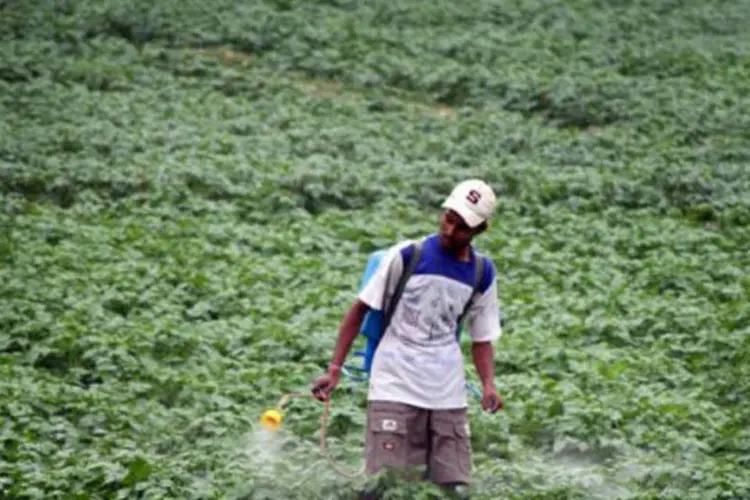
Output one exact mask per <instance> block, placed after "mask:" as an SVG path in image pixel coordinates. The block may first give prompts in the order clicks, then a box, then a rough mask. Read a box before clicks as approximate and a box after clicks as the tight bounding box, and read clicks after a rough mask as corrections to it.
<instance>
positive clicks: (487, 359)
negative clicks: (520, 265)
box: [468, 266, 503, 413]
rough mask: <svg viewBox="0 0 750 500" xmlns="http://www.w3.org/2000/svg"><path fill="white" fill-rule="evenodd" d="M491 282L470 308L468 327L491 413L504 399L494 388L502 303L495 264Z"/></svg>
mask: <svg viewBox="0 0 750 500" xmlns="http://www.w3.org/2000/svg"><path fill="white" fill-rule="evenodd" d="M491 271H492V272H491V276H489V284H488V285H486V288H485V289H484V290H481V289H480V291H479V294H478V296H477V297H476V299H475V301H474V303H473V304H472V307H471V309H470V310H469V317H468V319H469V322H468V329H469V333H470V335H471V339H472V347H471V355H472V358H473V361H474V367H475V368H476V370H477V374H478V375H479V378H480V380H481V381H482V407H483V408H484V409H485V410H487V411H490V412H492V413H494V412H496V411H497V410H499V409H501V408H502V407H503V400H502V397H501V396H500V394H498V392H497V389H496V387H495V349H494V346H493V342H494V341H495V340H497V339H499V338H500V336H501V335H502V327H501V325H500V305H499V300H498V292H497V284H496V282H495V273H494V266H493V267H492V268H491Z"/></svg>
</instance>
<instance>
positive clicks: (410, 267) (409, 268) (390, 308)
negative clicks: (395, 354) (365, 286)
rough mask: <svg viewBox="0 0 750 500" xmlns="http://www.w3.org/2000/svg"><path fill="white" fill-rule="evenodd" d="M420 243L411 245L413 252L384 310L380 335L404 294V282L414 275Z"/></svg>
mask: <svg viewBox="0 0 750 500" xmlns="http://www.w3.org/2000/svg"><path fill="white" fill-rule="evenodd" d="M422 243H423V242H422V241H419V242H417V243H415V244H414V245H413V247H414V251H413V252H412V255H411V259H409V262H407V263H406V266H405V267H404V270H403V272H402V273H401V276H400V277H399V279H398V283H396V290H395V291H394V292H393V296H392V297H391V300H389V301H388V305H387V307H386V308H385V318H384V319H383V331H382V333H385V331H386V329H387V328H388V325H389V324H390V322H391V318H392V317H393V313H394V312H395V311H396V306H397V305H398V301H399V300H400V299H401V294H402V293H403V292H404V288H405V287H406V282H407V281H408V280H409V278H410V277H411V275H412V274H413V273H414V269H415V268H416V267H417V262H419V257H420V256H421V255H422ZM388 288H389V287H386V292H387V291H388Z"/></svg>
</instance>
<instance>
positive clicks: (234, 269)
mask: <svg viewBox="0 0 750 500" xmlns="http://www.w3.org/2000/svg"><path fill="white" fill-rule="evenodd" d="M748 13H750V4H748V2H747V1H744V0H743V1H734V2H728V1H723V2H712V4H711V5H710V6H707V5H706V4H705V2H697V1H689V2H673V1H669V0H660V1H656V2H643V1H628V2H606V1H602V0H587V1H580V2H575V4H573V3H570V2H559V1H540V0H519V1H514V2H502V3H501V2H497V1H493V0H470V1H466V2H449V1H447V0H437V1H436V2H416V1H405V2H385V1H381V0H378V1H373V2H351V1H345V0H340V1H332V0H328V1H323V0H320V1H305V2H301V1H294V0H283V1H281V0H277V1H263V2H238V1H236V0H232V1H229V0H217V1H214V2H201V1H198V0H188V1H182V2H177V1H173V0H169V1H167V0H158V1H153V0H151V1H148V2H146V1H140V0H138V1H135V0H134V1H131V2H125V3H123V2H115V1H114V0H105V1H97V2H94V1H91V0H77V1H74V0H69V1H64V0H55V1H53V0H28V1H24V2H13V1H10V2H0V380H1V382H0V400H2V401H3V403H4V404H3V405H2V406H0V417H1V418H0V450H1V451H2V456H3V460H2V461H0V492H2V496H4V497H5V496H7V497H9V498H66V499H68V498H80V499H84V498H165V497H172V498H254V499H255V498H350V497H352V496H353V495H354V494H355V492H356V491H358V489H360V488H361V487H362V484H361V483H360V482H357V481H349V480H347V479H346V478H345V477H343V476H340V475H337V474H336V473H335V471H334V470H332V469H331V467H330V466H329V465H327V464H326V463H325V462H323V461H322V460H321V458H320V457H319V456H318V455H317V445H318V442H317V439H318V434H317V433H318V428H319V416H320V413H321V411H322V407H321V405H319V404H317V403H316V402H314V401H313V400H312V399H296V400H293V402H292V403H290V407H289V411H288V413H287V415H286V417H285V425H284V431H285V432H284V433H283V435H281V436H278V437H277V439H274V440H268V437H267V436H264V435H263V434H262V433H258V432H256V430H255V423H256V421H257V418H258V416H259V415H260V413H261V412H262V411H263V410H264V409H265V408H268V407H271V406H273V405H274V404H275V403H276V401H277V400H278V398H279V397H280V396H281V393H283V392H285V391H288V390H305V389H306V387H307V384H308V383H309V381H310V380H311V379H312V378H313V377H315V376H316V375H318V374H319V373H321V371H322V369H323V367H324V366H325V365H326V363H327V361H328V359H329V356H330V352H331V349H332V347H333V344H334V341H335V338H336V331H337V327H338V324H339V321H340V319H341V316H342V314H343V313H344V311H345V310H346V307H347V305H348V304H349V302H350V300H351V298H352V297H353V294H354V292H355V291H356V287H357V285H358V279H359V276H360V273H361V272H362V269H363V265H364V263H365V259H366V257H367V254H368V252H370V251H372V250H374V249H376V248H381V247H382V246H384V245H388V244H390V243H392V242H394V241H395V240H398V239H400V238H405V237H415V236H419V235H421V234H423V233H425V232H428V231H432V230H434V227H435V222H436V216H437V209H438V207H439V203H440V201H441V200H442V198H443V197H444V196H445V194H446V193H447V191H448V190H449V189H450V188H451V187H452V185H453V184H454V183H455V182H456V181H457V180H459V179H463V178H466V177H468V176H475V175H476V176H481V177H483V178H485V179H487V180H488V181H490V182H492V183H493V185H494V186H495V187H496V189H497V191H498V194H499V199H500V206H499V210H498V215H497V220H496V222H495V223H494V224H493V226H492V228H491V230H490V231H489V232H488V234H486V235H483V236H482V237H481V239H480V241H479V242H478V244H479V246H480V247H481V250H482V251H484V252H486V253H487V254H489V255H491V256H492V257H493V258H494V259H495V263H496V265H497V268H498V273H499V278H498V284H499V287H500V288H499V290H500V300H501V302H502V307H503V311H502V312H503V318H504V326H505V333H504V336H503V338H502V340H501V341H500V342H499V343H498V344H497V354H496V356H497V363H496V371H497V383H498V387H499V388H500V390H501V392H502V393H503V394H504V396H505V398H506V409H505V411H504V412H503V413H501V414H499V415H496V416H488V415H481V416H476V415H475V414H473V415H474V416H473V417H472V443H473V448H474V477H475V479H474V484H473V485H472V492H473V493H474V496H473V497H474V498H523V499H562V498H565V499H573V498H615V497H616V498H675V499H701V500H706V499H734V498H744V497H748V496H750V473H748V471H749V470H750V433H749V432H748V431H747V429H748V428H750V417H748V416H749V415H750V406H749V405H748V403H747V401H748V399H749V398H750V368H748V367H749V366H750V340H749V339H750V335H748V334H750V307H749V306H748V304H750V278H748V276H750V260H749V259H748V258H747V249H748V248H750V231H749V230H748V225H749V223H750V197H749V196H748V195H747V193H748V190H750V174H748V171H747V165H748V163H749V162H750V118H748V117H750V101H748V99H747V95H748V91H749V90H750V56H749V55H748V54H749V53H750V52H748V49H750V37H748V35H747V34H745V31H744V27H745V26H746V25H747V24H748V22H749V21H750V14H748ZM469 360H470V358H469V357H468V356H467V362H469ZM468 373H469V374H470V375H471V377H472V378H474V379H476V376H475V374H474V373H473V368H472V367H471V365H470V363H469V365H468ZM365 392H366V387H365V386H364V385H362V384H355V383H351V382H346V381H345V382H344V383H342V386H341V389H340V390H339V391H337V393H336V396H335V398H334V403H333V409H332V415H331V427H330V430H329V441H330V443H329V446H330V448H331V451H332V454H333V455H334V458H335V459H336V460H337V462H340V463H341V464H342V466H346V467H347V468H348V469H352V470H353V469H355V468H356V467H357V466H359V464H360V463H361V448H362V444H363V441H362V439H363V430H364V424H365V422H364V413H363V408H364V404H365V400H364V397H365ZM475 409H476V404H475V403H474V402H472V407H471V410H472V411H474V410H475ZM380 486H384V487H385V488H386V489H387V494H388V497H390V498H438V497H439V494H440V493H439V492H438V491H437V490H436V489H435V488H432V487H430V486H428V485H423V484H406V485H405V484H402V483H399V482H396V481H391V480H387V479H384V480H382V482H381V483H380Z"/></svg>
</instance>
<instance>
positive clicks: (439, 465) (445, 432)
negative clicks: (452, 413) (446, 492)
mask: <svg viewBox="0 0 750 500" xmlns="http://www.w3.org/2000/svg"><path fill="white" fill-rule="evenodd" d="M431 427H432V429H431V430H432V456H431V457H430V479H431V480H433V481H435V482H437V483H438V484H448V483H460V482H467V481H468V470H467V469H466V464H467V460H466V457H467V453H466V450H467V448H466V443H467V442H468V439H467V438H468V436H467V433H466V427H465V424H464V423H463V422H462V421H459V422H458V423H457V421H456V420H455V419H454V418H450V419H433V421H432V426H431Z"/></svg>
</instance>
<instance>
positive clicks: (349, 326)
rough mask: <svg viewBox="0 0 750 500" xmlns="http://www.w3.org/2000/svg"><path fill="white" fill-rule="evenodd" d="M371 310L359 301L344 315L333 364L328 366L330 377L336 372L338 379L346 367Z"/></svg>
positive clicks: (332, 360)
mask: <svg viewBox="0 0 750 500" xmlns="http://www.w3.org/2000/svg"><path fill="white" fill-rule="evenodd" d="M369 309H370V308H369V306H368V305H367V304H365V303H364V302H362V300H360V299H357V300H355V301H354V304H352V305H351V307H349V310H348V311H347V312H346V314H345V315H344V319H343V320H342V321H341V325H340V326H339V337H338V340H337V341H336V346H335V347H334V348H333V357H332V358H331V364H330V365H328V374H329V375H334V373H332V372H335V376H336V377H338V374H339V372H340V371H341V367H342V366H344V361H345V360H346V356H347V355H348V354H349V350H350V349H351V348H352V344H353V343H354V340H355V339H356V338H357V335H359V329H360V326H361V325H362V321H363V320H364V317H365V314H367V311H368V310H369Z"/></svg>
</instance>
